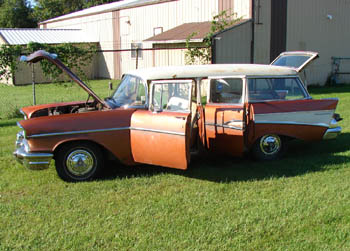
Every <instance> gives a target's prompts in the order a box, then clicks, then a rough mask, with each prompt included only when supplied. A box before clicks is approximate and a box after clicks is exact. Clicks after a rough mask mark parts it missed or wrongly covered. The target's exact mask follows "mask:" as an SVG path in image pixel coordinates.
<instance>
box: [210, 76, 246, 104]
mask: <svg viewBox="0 0 350 251" xmlns="http://www.w3.org/2000/svg"><path fill="white" fill-rule="evenodd" d="M242 90H243V81H242V79H240V78H222V79H211V80H210V102H213V103H242Z"/></svg>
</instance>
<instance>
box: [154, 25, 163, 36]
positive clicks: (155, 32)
mask: <svg viewBox="0 0 350 251" xmlns="http://www.w3.org/2000/svg"><path fill="white" fill-rule="evenodd" d="M162 32H163V27H156V28H153V36H157V35H159V34H160V33H162Z"/></svg>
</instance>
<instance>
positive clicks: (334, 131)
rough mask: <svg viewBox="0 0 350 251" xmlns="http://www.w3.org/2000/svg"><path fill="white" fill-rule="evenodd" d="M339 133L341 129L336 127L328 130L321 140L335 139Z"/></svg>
mask: <svg viewBox="0 0 350 251" xmlns="http://www.w3.org/2000/svg"><path fill="white" fill-rule="evenodd" d="M340 133H341V127H340V126H337V127H335V128H328V129H327V131H326V132H325V134H324V135H323V139H335V138H336V137H337V136H338V135H339V134H340Z"/></svg>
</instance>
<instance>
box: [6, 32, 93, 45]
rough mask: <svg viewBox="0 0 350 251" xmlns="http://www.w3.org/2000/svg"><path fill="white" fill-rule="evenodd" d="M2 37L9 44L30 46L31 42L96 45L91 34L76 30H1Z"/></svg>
mask: <svg viewBox="0 0 350 251" xmlns="http://www.w3.org/2000/svg"><path fill="white" fill-rule="evenodd" d="M0 36H1V38H3V39H4V41H5V42H6V43H8V44H12V45H15V44H19V45H21V44H28V43H29V42H36V43H45V44H60V43H95V42H98V41H97V40H96V39H92V38H91V37H90V36H89V34H87V33H86V32H84V31H82V30H74V29H0Z"/></svg>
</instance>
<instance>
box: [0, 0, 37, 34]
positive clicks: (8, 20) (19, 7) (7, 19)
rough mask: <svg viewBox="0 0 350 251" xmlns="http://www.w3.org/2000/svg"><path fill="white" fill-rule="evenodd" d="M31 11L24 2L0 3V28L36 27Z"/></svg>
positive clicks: (19, 0)
mask: <svg viewBox="0 0 350 251" xmlns="http://www.w3.org/2000/svg"><path fill="white" fill-rule="evenodd" d="M32 14H33V11H32V9H31V8H30V6H29V4H28V2H27V1H26V0H2V1H0V27H2V28H33V27H36V26H37V23H36V20H35V19H34V18H33V15H32Z"/></svg>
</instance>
